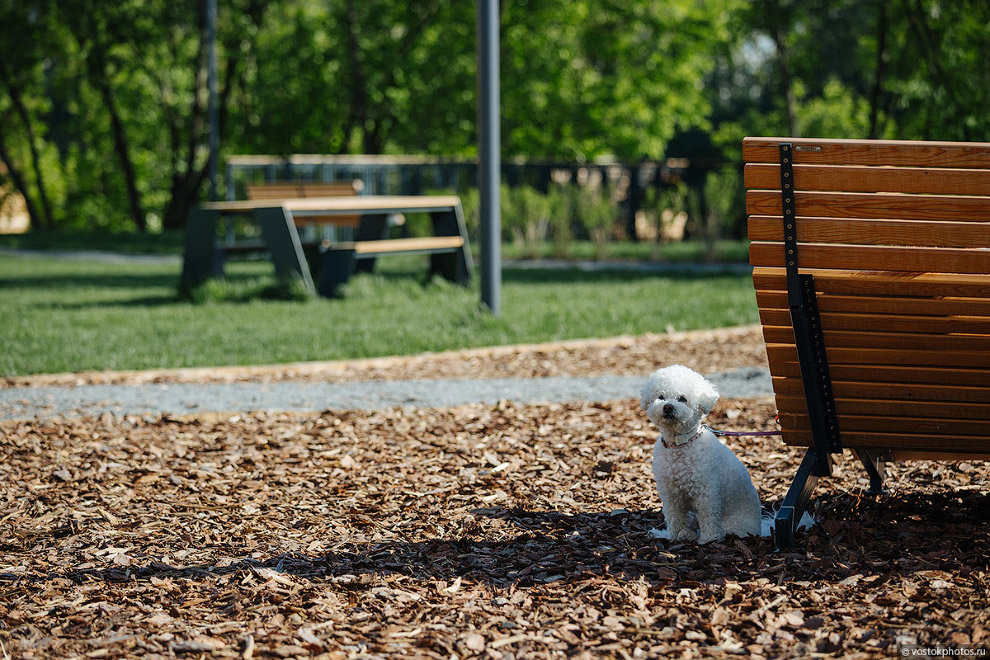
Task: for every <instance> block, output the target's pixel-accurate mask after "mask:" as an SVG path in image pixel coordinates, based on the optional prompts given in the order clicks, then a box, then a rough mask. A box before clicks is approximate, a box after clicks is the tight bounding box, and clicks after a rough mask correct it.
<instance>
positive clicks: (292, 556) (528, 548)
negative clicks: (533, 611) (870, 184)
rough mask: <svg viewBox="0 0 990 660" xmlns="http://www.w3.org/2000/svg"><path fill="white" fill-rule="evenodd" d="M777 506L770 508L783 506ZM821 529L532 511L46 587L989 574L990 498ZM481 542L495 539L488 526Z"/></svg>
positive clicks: (938, 496) (902, 508)
mask: <svg viewBox="0 0 990 660" xmlns="http://www.w3.org/2000/svg"><path fill="white" fill-rule="evenodd" d="M775 506H776V504H775V503H769V507H770V508H774V507H775ZM816 509H817V512H816V516H817V523H816V525H815V526H814V527H813V528H812V529H811V530H808V531H806V532H804V533H802V534H801V537H800V539H799V546H798V547H797V548H795V549H793V550H789V551H783V552H776V551H775V550H774V546H773V542H772V540H771V539H767V538H759V539H754V538H749V539H738V538H732V537H730V538H729V539H727V540H726V541H725V542H724V543H714V544H710V545H707V546H698V545H696V544H684V543H680V544H668V543H666V542H660V541H658V540H657V539H656V538H654V537H652V536H651V535H650V532H651V531H652V530H654V529H656V528H657V527H658V526H662V523H661V521H662V515H660V514H658V513H657V512H654V511H625V510H621V509H620V510H616V511H611V512H607V513H579V514H566V513H560V512H556V511H530V510H526V509H521V508H486V509H476V510H474V511H473V512H472V513H474V514H475V515H477V516H478V517H479V519H480V520H483V519H491V520H499V521H504V522H506V523H509V524H511V525H512V526H513V527H515V528H517V529H518V530H519V534H518V535H516V536H514V537H512V538H510V539H507V540H501V541H488V540H484V539H483V538H477V537H476V536H475V535H469V536H465V535H462V536H460V537H459V538H438V539H435V540H431V541H423V542H402V541H390V542H383V543H366V544H347V545H345V548H344V549H341V550H338V551H336V552H333V553H329V554H326V555H323V556H314V557H309V556H306V555H304V554H298V553H285V554H280V555H278V556H276V557H272V558H270V559H267V560H264V561H262V560H255V559H243V560H240V561H236V562H233V563H230V564H227V565H223V566H221V565H197V566H188V567H174V566H169V565H167V564H163V563H160V562H151V563H149V564H147V565H143V566H131V567H128V568H123V567H122V568H111V569H91V570H83V571H70V572H66V573H60V574H54V573H53V574H50V575H48V576H35V577H34V579H42V580H44V579H50V578H54V577H61V578H68V579H71V580H73V581H75V582H86V581H90V580H101V581H105V582H110V583H115V582H130V581H132V580H147V579H150V578H153V577H154V578H165V577H169V578H180V579H186V580H196V579H198V578H213V577H216V576H221V575H230V574H232V573H239V572H250V571H252V570H255V569H259V568H260V569H269V570H273V571H276V572H278V573H284V574H287V575H294V576H298V577H305V578H307V579H309V580H313V581H317V582H319V581H320V580H326V579H329V580H333V581H335V582H339V581H341V578H343V582H344V584H346V583H347V582H348V581H351V580H353V581H354V582H355V583H356V584H358V585H361V584H364V583H365V581H364V580H361V579H360V576H375V575H388V574H399V575H405V576H408V577H411V578H416V579H440V580H454V579H457V578H463V579H467V580H470V581H472V582H478V583H487V584H489V585H491V586H493V587H498V588H505V587H509V586H511V585H517V586H533V585H539V584H551V583H555V582H561V583H563V584H566V583H568V582H575V583H577V582H582V581H584V580H586V579H588V578H589V577H605V576H608V577H610V578H617V579H622V580H645V581H646V582H647V583H648V584H650V585H651V586H664V587H668V586H677V585H679V584H681V585H690V584H694V583H698V582H712V581H716V582H717V581H725V580H732V581H738V582H745V581H748V580H753V579H756V578H759V577H767V576H768V575H769V576H776V577H775V579H777V580H778V581H779V582H781V583H783V582H786V581H795V580H824V581H826V582H829V581H835V582H838V581H841V580H846V579H848V578H849V577H850V575H851V574H852V570H851V567H858V568H859V570H863V569H868V570H872V572H874V573H876V574H881V575H882V576H883V579H884V580H885V581H886V580H889V579H892V578H894V577H910V576H911V575H913V574H914V573H917V572H919V571H925V570H940V571H951V572H962V573H963V574H965V573H966V572H968V571H969V570H979V569H984V568H985V567H986V558H987V557H988V556H990V524H988V523H990V493H981V492H974V491H963V492H929V493H918V492H903V493H895V494H888V495H885V496H881V497H879V498H878V497H872V496H860V495H856V494H829V493H827V492H826V493H823V494H822V495H821V496H819V497H818V498H817V506H816ZM476 532H477V536H480V535H482V534H483V533H484V532H483V529H482V527H481V525H480V524H479V525H478V528H477V530H476Z"/></svg>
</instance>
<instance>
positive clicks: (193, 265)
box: [182, 191, 473, 296]
mask: <svg viewBox="0 0 990 660" xmlns="http://www.w3.org/2000/svg"><path fill="white" fill-rule="evenodd" d="M290 192H291V191H285V193H284V194H289V193H290ZM262 197H267V196H266V195H262ZM413 212H422V213H428V214H429V215H430V218H431V220H432V226H433V235H432V236H429V237H417V238H397V239H386V238H385V230H386V219H387V217H388V216H390V215H392V214H398V213H413ZM233 215H248V216H250V217H251V218H252V219H253V221H254V223H255V224H257V225H258V226H259V227H260V229H261V236H262V240H261V241H253V242H246V243H241V244H236V243H235V244H233V245H226V244H224V243H223V242H222V241H220V240H218V226H219V224H220V223H221V221H222V220H223V219H225V218H227V217H229V216H233ZM313 223H330V224H337V225H344V226H352V227H354V239H353V240H350V241H345V242H331V241H326V240H323V241H311V242H309V243H305V244H304V242H303V241H301V240H300V237H299V233H298V230H297V227H300V226H303V225H308V224H313ZM258 249H264V250H266V251H267V252H268V253H269V254H270V255H271V259H272V262H273V264H274V266H275V274H276V276H277V277H278V278H279V279H286V278H290V277H298V278H300V279H301V280H302V282H303V283H304V285H305V286H306V288H307V289H308V290H310V291H313V292H319V293H320V294H321V295H325V296H331V295H334V294H335V293H336V292H337V290H338V287H339V286H340V285H342V284H343V283H344V282H346V281H347V279H348V278H349V277H350V276H351V275H352V274H354V273H355V272H357V271H359V270H362V271H367V270H371V269H372V267H373V265H374V262H375V259H377V258H378V257H383V256H390V255H397V254H425V255H429V256H430V272H431V273H437V274H439V275H441V276H442V277H444V278H446V279H448V280H451V281H454V282H458V283H460V284H466V283H467V282H468V281H470V278H471V273H472V270H473V263H472V258H471V252H470V246H469V243H468V237H467V231H466V228H465V225H464V213H463V210H462V209H461V202H460V199H459V198H458V197H457V196H454V195H443V196H377V195H364V196H356V195H337V196H323V197H282V196H281V195H280V194H278V193H275V194H273V195H272V196H271V197H270V198H256V199H249V200H241V201H229V202H209V203H206V204H202V205H200V206H199V207H197V208H196V209H194V210H193V211H192V212H191V213H190V216H189V220H188V223H187V226H186V238H185V253H184V258H183V267H182V286H183V288H185V289H187V290H188V289H189V288H192V287H194V286H196V285H198V284H200V283H202V282H204V281H205V280H207V279H209V278H211V277H220V276H222V275H223V263H224V259H225V257H226V255H227V254H230V253H236V252H238V251H245V250H258ZM314 276H315V281H314Z"/></svg>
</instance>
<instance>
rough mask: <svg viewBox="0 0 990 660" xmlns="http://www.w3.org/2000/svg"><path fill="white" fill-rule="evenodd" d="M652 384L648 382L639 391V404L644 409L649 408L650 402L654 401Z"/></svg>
mask: <svg viewBox="0 0 990 660" xmlns="http://www.w3.org/2000/svg"><path fill="white" fill-rule="evenodd" d="M651 385H652V383H647V384H646V385H644V386H643V389H642V390H641V391H640V393H639V405H640V407H641V408H642V409H643V410H646V409H647V408H649V407H650V404H651V403H653V399H654V397H653V388H652V387H651Z"/></svg>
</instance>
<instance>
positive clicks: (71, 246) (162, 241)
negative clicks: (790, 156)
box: [0, 229, 749, 263]
mask: <svg viewBox="0 0 990 660" xmlns="http://www.w3.org/2000/svg"><path fill="white" fill-rule="evenodd" d="M183 240H184V235H183V232H182V231H166V232H162V233H158V234H139V233H118V234H111V233H108V232H107V233H101V232H91V231H78V230H71V229H65V230H59V231H57V232H42V231H34V232H28V233H26V234H0V248H15V249H23V250H103V251H111V252H120V253H123V254H174V255H181V254H182V245H183ZM472 248H473V249H474V252H475V257H477V256H478V254H477V253H478V249H479V245H478V241H473V242H472ZM561 256H562V255H560V254H559V253H558V248H557V246H555V245H554V244H553V243H539V244H537V245H532V246H520V245H515V244H514V243H512V242H511V241H510V242H506V243H504V244H503V245H502V258H504V259H534V258H536V259H554V258H558V257H561ZM563 256H565V257H566V258H568V259H581V260H591V259H595V258H596V253H595V246H594V244H593V243H592V242H591V241H571V242H569V243H568V244H567V254H566V255H563ZM605 258H606V259H608V260H616V261H657V260H659V261H664V262H673V263H680V262H694V261H721V262H746V261H748V259H749V241H746V240H721V241H718V242H716V243H715V245H714V246H713V248H712V250H711V252H710V253H709V252H708V251H707V250H706V246H705V244H704V243H703V242H701V241H696V240H688V241H682V242H680V243H667V244H664V245H660V246H658V245H656V244H655V243H651V242H649V241H644V242H639V243H637V242H633V241H612V242H610V243H608V244H607V245H606V246H605Z"/></svg>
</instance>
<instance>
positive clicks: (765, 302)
mask: <svg viewBox="0 0 990 660" xmlns="http://www.w3.org/2000/svg"><path fill="white" fill-rule="evenodd" d="M756 304H757V306H758V307H760V308H761V309H776V310H783V311H785V312H789V310H790V308H789V306H788V302H787V292H786V291H772V290H766V289H761V290H759V291H757V292H756ZM818 309H819V310H820V311H821V312H822V313H832V312H839V313H842V312H847V313H848V312H861V313H864V314H873V313H876V314H905V315H914V316H990V300H987V299H985V298H922V297H915V298H906V297H895V296H841V295H830V294H819V295H818Z"/></svg>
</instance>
